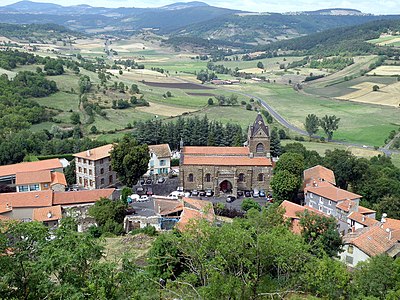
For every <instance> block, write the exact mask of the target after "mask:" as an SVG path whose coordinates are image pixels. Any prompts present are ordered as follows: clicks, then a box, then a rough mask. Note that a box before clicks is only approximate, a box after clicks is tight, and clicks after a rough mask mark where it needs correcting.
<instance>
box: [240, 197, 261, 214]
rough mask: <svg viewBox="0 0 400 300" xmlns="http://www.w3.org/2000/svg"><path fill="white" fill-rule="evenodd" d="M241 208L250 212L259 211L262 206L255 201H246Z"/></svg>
mask: <svg viewBox="0 0 400 300" xmlns="http://www.w3.org/2000/svg"><path fill="white" fill-rule="evenodd" d="M240 208H241V209H242V210H244V211H249V210H250V209H253V208H254V209H257V210H259V211H260V210H261V206H260V204H258V203H257V202H256V201H254V200H253V199H249V198H247V199H244V200H243V202H242V204H241V205H240Z"/></svg>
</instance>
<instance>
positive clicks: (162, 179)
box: [157, 177, 165, 183]
mask: <svg viewBox="0 0 400 300" xmlns="http://www.w3.org/2000/svg"><path fill="white" fill-rule="evenodd" d="M164 182H165V178H164V177H160V178H158V180H157V183H164Z"/></svg>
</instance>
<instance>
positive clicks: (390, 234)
mask: <svg viewBox="0 0 400 300" xmlns="http://www.w3.org/2000/svg"><path fill="white" fill-rule="evenodd" d="M386 232H387V233H389V236H388V239H389V241H390V240H391V239H392V231H391V230H390V228H386Z"/></svg>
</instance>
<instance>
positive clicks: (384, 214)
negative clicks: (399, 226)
mask: <svg viewBox="0 0 400 300" xmlns="http://www.w3.org/2000/svg"><path fill="white" fill-rule="evenodd" d="M386 217H387V213H383V214H382V219H381V223H386Z"/></svg>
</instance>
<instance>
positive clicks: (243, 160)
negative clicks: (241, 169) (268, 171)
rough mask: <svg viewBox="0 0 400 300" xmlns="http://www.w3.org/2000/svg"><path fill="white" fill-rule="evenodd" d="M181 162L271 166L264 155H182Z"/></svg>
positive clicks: (210, 164)
mask: <svg viewBox="0 0 400 300" xmlns="http://www.w3.org/2000/svg"><path fill="white" fill-rule="evenodd" d="M183 164H184V165H203V166H205V165H208V166H260V167H270V166H272V162H271V160H270V159H269V158H266V157H254V158H250V157H233V156H184V158H183Z"/></svg>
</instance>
